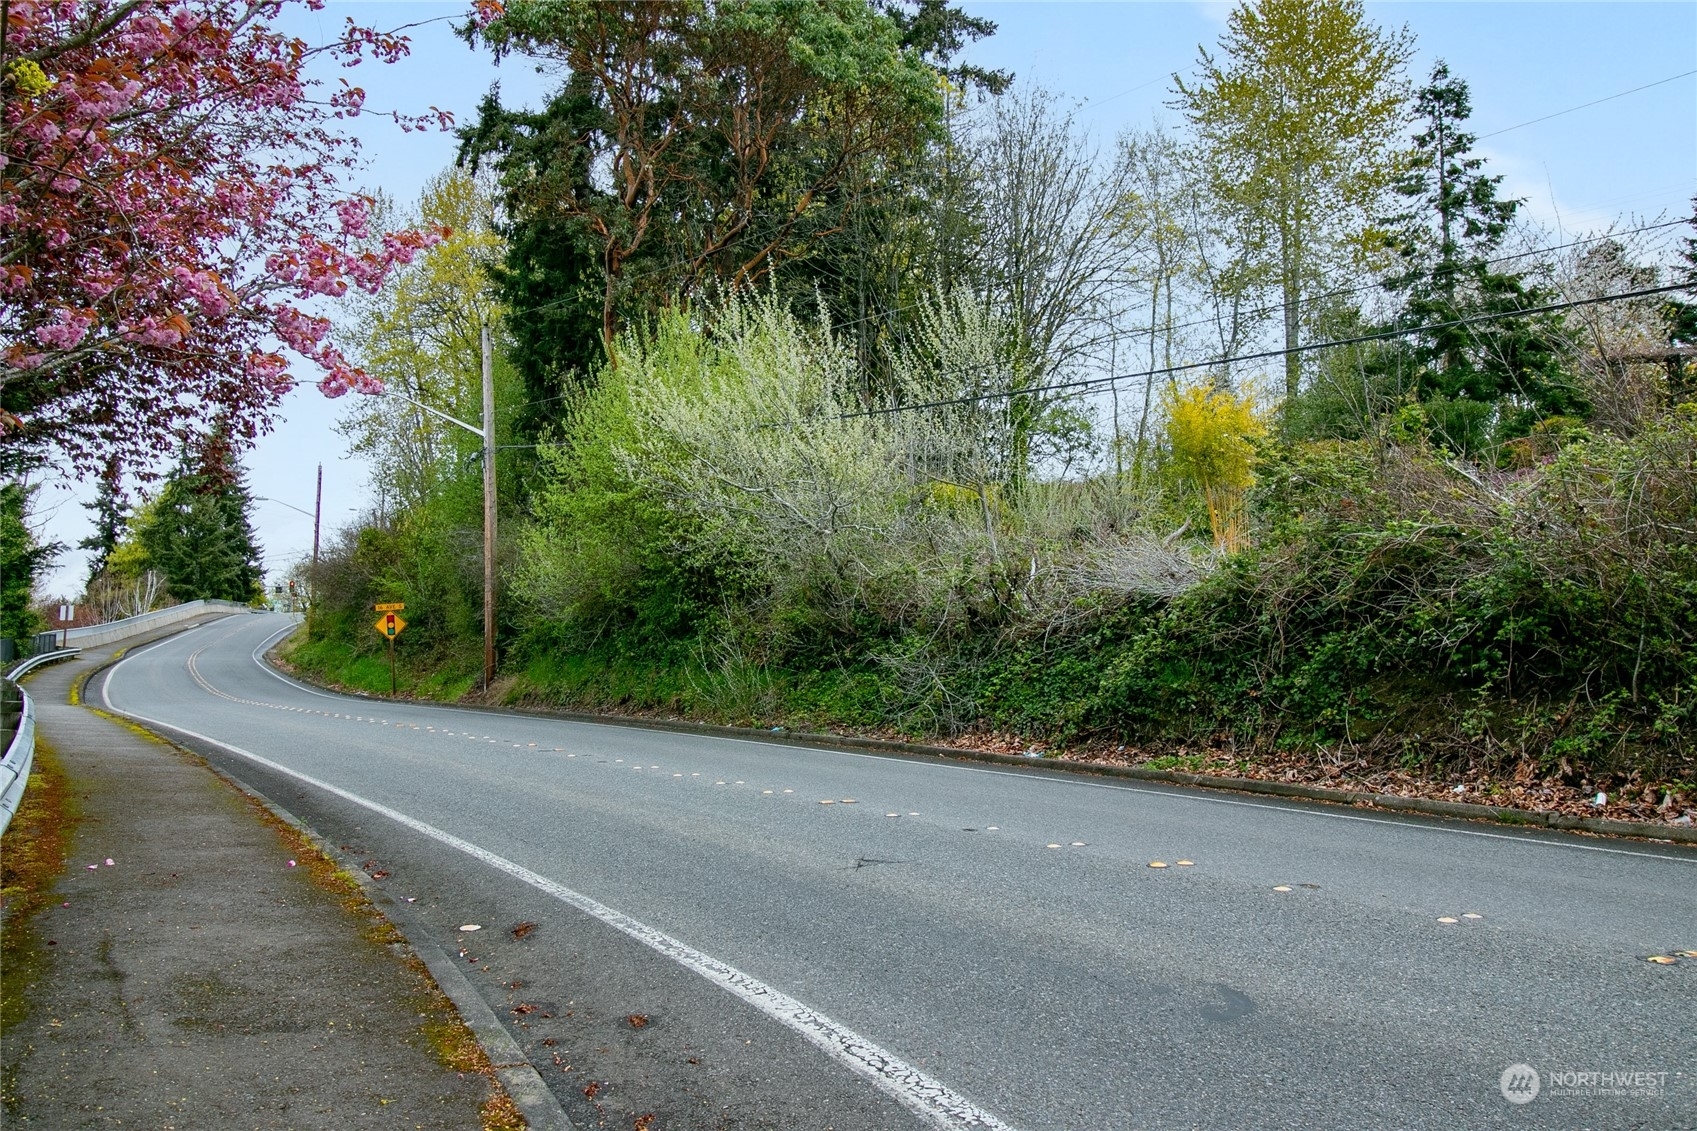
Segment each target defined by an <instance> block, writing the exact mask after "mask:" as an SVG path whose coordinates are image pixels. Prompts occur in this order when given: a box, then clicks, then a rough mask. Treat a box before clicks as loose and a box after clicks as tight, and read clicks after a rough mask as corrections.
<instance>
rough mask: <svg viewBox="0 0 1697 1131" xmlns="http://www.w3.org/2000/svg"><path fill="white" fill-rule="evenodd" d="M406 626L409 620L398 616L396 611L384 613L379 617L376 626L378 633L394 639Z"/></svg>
mask: <svg viewBox="0 0 1697 1131" xmlns="http://www.w3.org/2000/svg"><path fill="white" fill-rule="evenodd" d="M406 626H407V622H406V621H404V620H402V619H401V618H400V617H398V616H396V615H395V614H394V613H384V614H383V615H382V616H380V617H378V618H377V624H376V626H375V627H376V629H377V631H378V633H380V634H381V635H383V636H387V637H388V638H389V639H391V640H393V639H394V638H395V637H397V636H399V635H400V634H401V630H402V629H403V628H405V627H406Z"/></svg>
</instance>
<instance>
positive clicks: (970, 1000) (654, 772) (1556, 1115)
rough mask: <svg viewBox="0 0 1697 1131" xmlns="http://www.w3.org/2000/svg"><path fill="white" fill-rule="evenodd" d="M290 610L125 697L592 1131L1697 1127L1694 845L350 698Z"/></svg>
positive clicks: (236, 621) (216, 633)
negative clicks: (346, 858) (479, 998)
mask: <svg viewBox="0 0 1697 1131" xmlns="http://www.w3.org/2000/svg"><path fill="white" fill-rule="evenodd" d="M287 627H288V621H287V619H286V618H284V617H282V616H278V615H253V616H238V617H232V618H230V619H228V620H225V621H221V622H217V623H214V624H211V625H207V626H203V627H201V628H199V629H195V630H192V631H189V632H187V633H184V634H183V635H181V636H178V637H174V638H171V639H169V640H167V641H164V642H161V643H159V644H156V645H153V646H150V647H148V648H146V649H144V650H140V651H138V652H136V653H134V654H132V655H130V656H128V657H127V658H126V659H125V660H124V661H123V662H122V663H121V664H119V665H118V666H117V667H116V668H114V669H111V670H110V671H109V672H108V673H107V675H106V677H105V679H104V681H103V682H101V681H97V682H96V684H95V685H94V686H92V687H91V688H90V690H89V692H88V694H87V696H86V698H87V699H88V700H89V701H91V702H97V703H98V702H104V703H105V704H106V705H108V706H109V707H110V708H111V709H113V710H115V711H118V712H121V713H125V714H128V715H131V716H133V717H136V718H138V719H141V720H145V721H147V722H149V723H151V724H153V725H155V726H156V727H158V728H160V729H162V730H163V729H165V728H169V731H168V732H169V733H172V736H173V737H175V738H176V739H178V740H179V741H181V742H182V743H183V744H185V745H188V746H190V747H192V748H194V749H196V750H198V751H199V752H201V753H202V754H204V755H206V756H207V757H208V758H209V759H210V760H212V761H213V762H214V764H216V765H217V766H219V767H220V768H221V769H223V770H225V771H226V772H228V773H230V774H231V775H233V776H235V777H237V778H238V779H240V780H242V781H244V782H246V783H248V784H250V785H251V786H252V787H253V788H255V789H257V790H259V791H260V792H262V793H264V794H265V795H266V796H267V797H269V798H271V799H273V800H274V801H275V802H276V803H278V804H280V805H283V806H285V807H287V808H288V809H289V810H290V811H291V812H293V813H294V814H296V815H297V816H299V817H300V818H302V819H303V820H304V821H306V823H307V824H309V825H311V826H312V827H313V828H314V829H316V830H317V831H318V832H319V833H320V834H321V835H323V836H325V837H326V839H328V840H329V841H331V842H332V843H334V844H337V845H340V846H343V848H344V849H345V851H347V852H350V853H353V854H355V856H356V857H357V858H359V859H360V860H362V861H364V862H365V867H366V869H367V871H369V872H371V873H372V874H373V875H375V876H378V877H379V879H380V882H381V884H382V885H383V888H384V890H385V891H386V892H387V893H389V894H390V896H391V897H392V898H395V899H398V900H407V901H408V903H409V910H410V911H411V912H412V913H413V918H414V919H415V920H416V921H417V922H419V923H421V924H424V925H425V926H426V930H427V931H428V934H429V937H427V938H420V939H416V940H415V941H416V942H417V943H418V945H421V946H436V947H440V948H443V949H444V950H446V951H448V952H449V953H450V954H454V955H456V956H457V958H458V959H460V960H463V961H464V963H465V966H464V969H465V970H466V971H467V974H468V976H469V977H470V978H471V980H472V983H473V985H474V986H475V987H476V988H477V990H478V991H479V992H480V993H482V994H483V995H484V996H485V997H486V998H487V999H488V1001H489V1002H490V1004H491V1005H492V1006H493V1007H494V1009H495V1012H496V1013H497V1015H498V1016H501V1017H502V1018H503V1019H504V1020H505V1021H506V1023H507V1024H508V1027H509V1028H510V1029H511V1030H512V1032H513V1034H514V1036H515V1038H516V1039H517V1041H518V1043H519V1045H520V1047H521V1048H523V1049H524V1050H525V1052H526V1055H527V1056H529V1057H530V1058H531V1060H532V1061H533V1063H535V1064H536V1065H537V1067H538V1069H539V1070H540V1071H541V1073H542V1075H543V1078H544V1079H545V1080H547V1081H548V1082H549V1085H550V1087H552V1088H553V1089H554V1091H555V1093H556V1095H558V1096H559V1097H560V1098H561V1100H562V1103H563V1105H564V1106H565V1107H566V1109H567V1111H568V1113H569V1114H570V1115H571V1117H572V1119H573V1120H574V1122H576V1123H577V1124H578V1125H579V1126H581V1127H601V1126H605V1127H620V1128H629V1127H632V1126H633V1121H634V1120H637V1119H638V1118H639V1117H641V1116H644V1115H652V1116H653V1120H652V1121H651V1123H649V1124H646V1125H643V1124H636V1125H638V1126H647V1127H652V1128H653V1129H654V1131H670V1129H673V1128H738V1129H741V1128H767V1127H770V1128H784V1129H786V1131H788V1129H806V1128H820V1129H832V1131H841V1129H849V1128H857V1129H858V1128H868V1129H883V1128H891V1129H895V1128H922V1127H937V1128H975V1127H976V1128H997V1127H1005V1128H1013V1129H1019V1131H1049V1129H1057V1131H1058V1129H1066V1131H1074V1129H1076V1131H1087V1129H1088V1131H1098V1129H1103V1128H1127V1129H1132V1128H1222V1129H1226V1128H1230V1129H1238V1128H1287V1127H1288V1128H1361V1127H1399V1128H1425V1127H1432V1128H1439V1127H1442V1128H1454V1127H1470V1128H1471V1127H1496V1126H1503V1127H1560V1128H1569V1127H1598V1128H1608V1127H1620V1128H1629V1127H1654V1128H1666V1129H1675V1128H1691V1127H1697V1069H1694V1067H1693V1066H1694V1065H1697V1025H1693V1023H1692V1016H1693V1007H1694V1005H1697V959H1690V960H1682V961H1679V962H1677V963H1674V964H1672V965H1659V964H1655V963H1651V962H1649V961H1647V958H1648V957H1649V956H1651V955H1658V954H1670V953H1674V952H1676V951H1678V950H1691V951H1697V852H1693V851H1691V850H1688V849H1683V848H1678V847H1674V846H1668V845H1658V844H1649V843H1644V842H1633V841H1614V840H1604V839H1599V838H1581V837H1575V836H1567V835H1559V834H1547V833H1532V832H1525V833H1523V832H1520V831H1518V830H1513V829H1507V828H1500V827H1492V826H1486V825H1477V824H1468V823H1457V822H1441V821H1434V820H1424V819H1414V818H1400V817H1394V816H1385V815H1378V814H1365V813H1359V812H1354V811H1349V810H1340V809H1335V808H1329V807H1324V806H1313V805H1305V804H1298V803H1281V802H1276V801H1267V800H1257V799H1250V798H1246V797H1238V796H1231V795H1224V794H1214V793H1208V792H1203V791H1189V790H1184V789H1179V788H1163V787H1159V786H1151V785H1138V784H1127V783H1121V782H1114V781H1105V780H1095V779H1090V778H1081V777H1075V776H1069V775H1066V774H1061V773H1051V772H1045V771H1041V770H1035V769H1034V770H1032V771H1020V770H1008V769H1000V768H991V767H984V766H976V765H971V764H945V763H938V762H935V761H921V760H914V759H904V758H900V757H888V756H879V755H868V754H864V753H851V752H836V751H827V750H819V749H813V748H807V747H788V746H783V745H779V744H771V743H764V742H750V741H744V740H738V739H729V738H711V737H700V736H694V735H686V734H674V733H666V732H656V731H650V730H642V729H634V728H624V727H618V726H601V725H594V724H586V723H576V722H564V721H557V720H550V719H544V718H537V717H532V716H525V715H513V714H504V713H498V712H486V711H478V710H471V709H459V708H448V707H438V706H424V705H416V704H406V703H392V702H388V701H383V700H372V699H362V698H354V697H346V696H336V695H329V694H326V693H324V692H321V691H318V690H316V689H311V688H306V687H303V686H301V685H299V684H297V683H294V682H293V681H290V680H288V679H286V678H284V677H283V676H281V675H279V674H278V673H276V672H275V671H273V670H271V669H270V668H268V667H266V666H265V665H264V664H263V663H262V662H261V661H260V660H259V655H260V653H261V652H262V651H263V649H264V648H265V647H266V646H268V644H269V643H270V642H271V641H273V640H274V639H275V638H276V637H277V636H278V635H279V634H280V633H281V632H282V631H285V630H286V628H287ZM1155 862H1159V863H1161V864H1164V865H1166V866H1165V867H1153V866H1151V865H1152V864H1153V863H1155ZM471 924H476V925H478V926H479V927H480V928H481V929H480V930H478V931H475V932H471V931H462V930H460V929H459V928H460V927H462V926H466V925H471ZM302 976H303V977H310V971H302ZM1515 1065H1530V1066H1532V1069H1533V1070H1534V1071H1535V1073H1536V1074H1537V1077H1536V1079H1537V1082H1538V1084H1539V1090H1540V1094H1538V1095H1536V1096H1535V1097H1533V1098H1531V1099H1530V1101H1529V1102H1524V1103H1517V1102H1510V1100H1511V1099H1512V1100H1527V1098H1528V1097H1527V1092H1528V1090H1529V1089H1528V1088H1527V1087H1526V1082H1525V1080H1524V1078H1522V1079H1521V1080H1520V1082H1519V1087H1518V1090H1517V1089H1515V1088H1512V1087H1508V1085H1509V1084H1510V1083H1512V1082H1513V1075H1512V1074H1511V1075H1510V1076H1509V1077H1508V1078H1507V1079H1505V1076H1504V1074H1505V1070H1508V1069H1510V1068H1511V1067H1512V1066H1515ZM1610 1073H1613V1074H1616V1075H1603V1074H1610ZM1621 1074H1630V1075H1621Z"/></svg>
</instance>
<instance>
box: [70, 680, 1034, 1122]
mask: <svg viewBox="0 0 1697 1131" xmlns="http://www.w3.org/2000/svg"><path fill="white" fill-rule="evenodd" d="M125 659H126V660H127V659H128V657H127V656H126V657H125ZM122 666H123V661H120V662H119V664H118V665H117V667H114V668H113V669H112V671H111V672H110V673H109V674H108V676H107V679H106V682H105V683H104V684H103V685H102V687H101V689H100V696H101V699H102V701H104V702H105V704H106V706H107V708H108V709H109V710H111V711H113V712H114V713H116V714H121V715H124V716H126V717H127V718H130V719H134V720H135V721H136V722H141V723H148V724H150V725H153V726H157V727H161V728H163V729H165V730H169V731H175V732H176V733H178V734H182V735H186V736H188V737H189V738H193V739H197V740H198V741H201V742H205V743H209V744H211V745H213V746H216V747H218V748H219V749H221V750H227V751H229V752H230V753H231V754H235V755H237V756H239V757H242V758H246V759H247V760H248V761H250V762H253V763H255V764H256V765H260V766H264V767H265V768H266V769H269V770H271V771H273V772H275V773H279V774H283V775H285V776H287V777H291V778H294V779H295V780H296V781H299V782H302V783H304V784H306V785H310V786H312V787H314V788H316V789H320V790H323V791H324V792H326V793H329V794H332V795H333V796H336V797H340V798H341V799H343V800H344V801H348V802H351V803H353V804H355V805H358V806H360V807H361V808H364V809H368V810H370V811H371V812H373V813H377V814H379V815H380V816H384V817H387V818H388V819H389V820H391V821H394V822H395V823H396V824H398V825H402V826H404V827H405V828H409V829H412V830H413V831H414V832H417V833H421V834H423V835H424V836H427V837H429V838H431V839H432V840H434V841H437V842H438V843H440V844H444V845H447V846H448V847H449V848H453V849H457V850H458V851H460V852H463V853H465V854H466V855H467V856H470V857H471V858H473V859H474V860H478V861H481V862H482V863H484V864H487V865H489V866H490V867H492V868H494V869H496V870H497V871H500V872H504V873H506V874H507V875H509V876H512V877H513V878H514V879H517V880H521V881H523V882H524V883H527V884H529V885H530V886H531V887H533V888H536V889H537V890H538V891H541V892H544V893H546V894H548V895H551V896H553V897H554V898H555V899H558V900H559V901H560V902H562V903H565V904H568V905H570V906H572V907H575V908H577V909H578V910H579V911H582V912H583V913H585V914H586V915H589V916H591V917H593V918H595V919H598V920H600V921H601V922H602V923H605V924H606V925H607V926H609V927H612V928H613V929H615V930H617V931H620V932H622V933H623V934H625V935H628V936H629V937H631V938H633V939H635V940H636V941H637V942H640V943H642V944H643V945H644V946H646V947H648V948H649V949H651V950H654V951H656V952H658V953H659V954H662V955H664V956H665V957H667V958H670V959H671V960H672V961H674V962H676V963H678V965H680V966H682V967H684V968H685V969H687V970H690V971H691V972H693V973H695V974H698V975H700V976H701V977H703V978H705V979H707V980H708V981H709V982H711V983H713V984H714V985H716V986H718V987H719V988H720V989H722V990H724V991H725V992H727V993H729V994H731V995H733V996H734V997H736V998H738V999H740V1000H741V1001H743V1002H745V1003H747V1004H748V1005H751V1006H753V1007H754V1008H755V1009H757V1010H759V1011H760V1012H761V1013H763V1014H765V1015H766V1016H767V1017H770V1018H771V1019H772V1020H774V1021H776V1022H778V1023H779V1024H780V1025H783V1026H785V1027H786V1028H788V1029H790V1030H792V1031H793V1032H795V1033H797V1034H799V1035H800V1036H801V1037H802V1038H803V1039H804V1040H806V1041H807V1042H808V1043H809V1044H811V1045H813V1046H814V1047H815V1048H818V1049H820V1050H821V1051H823V1052H824V1053H825V1054H826V1055H828V1056H830V1057H831V1059H833V1060H835V1061H837V1062H838V1063H839V1064H841V1065H842V1066H844V1067H845V1068H848V1069H850V1070H851V1071H853V1072H856V1073H858V1074H859V1075H861V1076H864V1077H866V1078H867V1079H869V1080H870V1081H871V1082H872V1083H873V1084H874V1085H875V1086H877V1087H878V1089H879V1090H880V1091H883V1092H884V1093H886V1094H887V1095H889V1096H890V1097H891V1098H892V1099H894V1100H896V1101H897V1102H898V1103H900V1104H902V1105H903V1106H904V1107H906V1108H908V1109H909V1110H911V1111H913V1112H914V1113H915V1114H917V1115H919V1116H921V1117H922V1118H924V1119H925V1120H926V1121H927V1122H928V1123H930V1124H931V1125H932V1126H934V1127H937V1128H941V1129H947V1131H955V1129H979V1128H981V1129H983V1131H1013V1128H1011V1127H1010V1126H1009V1125H1008V1124H1006V1123H1003V1122H1002V1121H1001V1120H999V1119H997V1118H996V1117H995V1116H993V1115H991V1114H990V1113H989V1112H986V1111H984V1110H983V1109H981V1108H979V1107H977V1106H976V1105H975V1104H973V1103H972V1101H971V1100H968V1099H967V1098H966V1097H965V1096H962V1095H961V1094H960V1093H958V1092H955V1091H953V1090H951V1089H950V1088H949V1087H948V1086H946V1085H945V1084H943V1083H942V1082H941V1081H940V1080H937V1079H935V1078H934V1077H932V1076H929V1075H927V1074H926V1073H924V1072H921V1071H920V1070H919V1069H917V1068H914V1067H913V1066H912V1065H910V1064H908V1063H906V1062H905V1061H903V1060H901V1059H900V1058H898V1057H896V1056H895V1055H894V1054H893V1053H890V1052H887V1051H886V1050H884V1049H883V1048H881V1047H879V1046H878V1045H876V1044H874V1043H873V1042H871V1041H869V1040H867V1039H866V1038H865V1037H862V1036H861V1035H860V1034H858V1033H856V1032H854V1031H853V1030H852V1029H848V1028H846V1027H844V1026H842V1025H839V1024H838V1023H837V1022H835V1021H833V1020H831V1019H830V1018H829V1017H826V1016H825V1015H824V1014H822V1013H820V1012H819V1011H817V1010H815V1009H812V1008H810V1007H808V1006H807V1005H804V1004H803V1003H802V1002H800V1001H797V1000H796V999H795V998H793V997H790V996H789V995H788V994H786V993H783V992H782V991H780V990H777V989H774V988H773V987H771V986H769V985H767V984H766V983H764V982H762V981H760V980H759V979H757V978H754V977H752V976H750V975H748V974H745V973H743V972H742V971H740V970H738V969H736V968H735V967H734V966H730V965H728V964H726V963H724V962H720V961H719V960H718V959H716V958H713V957H712V956H710V955H707V954H704V953H702V952H701V951H699V950H696V949H695V948H694V947H692V946H690V945H688V944H687V943H684V942H681V941H679V940H677V939H674V938H672V937H671V936H670V935H668V934H666V933H664V932H663V931H659V930H656V929H655V928H653V927H650V926H648V925H647V924H645V923H641V922H639V921H637V920H636V919H633V918H631V917H630V916H629V915H626V914H625V913H624V912H622V911H618V910H615V909H614V908H611V907H608V906H607V905H606V904H604V903H600V902H598V901H596V900H594V899H592V898H590V897H589V896H587V895H583V894H581V893H579V892H576V891H573V890H572V889H571V888H568V887H566V886H564V885H563V884H558V883H555V882H554V881H553V880H550V879H548V878H547V877H546V876H543V875H540V874H538V873H536V872H533V871H531V870H530V869H529V868H526V867H524V866H522V865H520V864H515V863H514V862H513V861H511V860H508V859H506V858H505V857H503V856H497V855H496V854H495V853H493V852H490V851H489V850H488V849H486V848H482V847H480V846H478V845H475V844H472V843H471V842H470V841H467V840H462V839H461V838H459V837H457V836H455V835H453V834H452V833H449V832H445V831H444V830H442V829H439V828H437V827H436V826H434V825H430V824H427V823H425V822H424V821H421V820H419V819H417V818H416V817H410V816H408V815H407V814H405V813H402V812H400V811H398V810H395V809H391V808H389V807H388V806H387V805H384V804H381V803H380V802H376V801H371V800H368V799H367V798H364V797H361V796H360V795H358V794H356V793H350V792H349V791H348V790H345V789H342V788H341V787H339V786H334V785H331V784H330V783H329V782H326V781H320V780H319V779H317V778H314V777H311V776H309V775H307V774H303V773H301V772H299V771H298V770H292V769H290V768H289V767H287V766H284V765H280V764H279V763H277V762H273V761H272V760H271V759H269V758H265V757H262V756H260V755H258V754H255V753H253V752H252V751H249V750H243V749H242V748H241V747H239V746H232V745H230V744H229V743H227V742H221V741H219V740H218V739H216V738H212V737H209V736H207V735H204V734H199V733H196V732H195V731H192V730H188V729H186V728H184V727H180V726H176V725H174V724H172V723H167V722H164V721H162V720H159V719H152V718H148V717H147V716H146V715H137V714H134V713H132V712H129V711H121V710H119V709H118V708H116V707H113V706H112V700H111V697H110V695H109V694H108V690H109V688H110V687H111V683H112V676H113V675H116V674H117V668H118V667H122Z"/></svg>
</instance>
